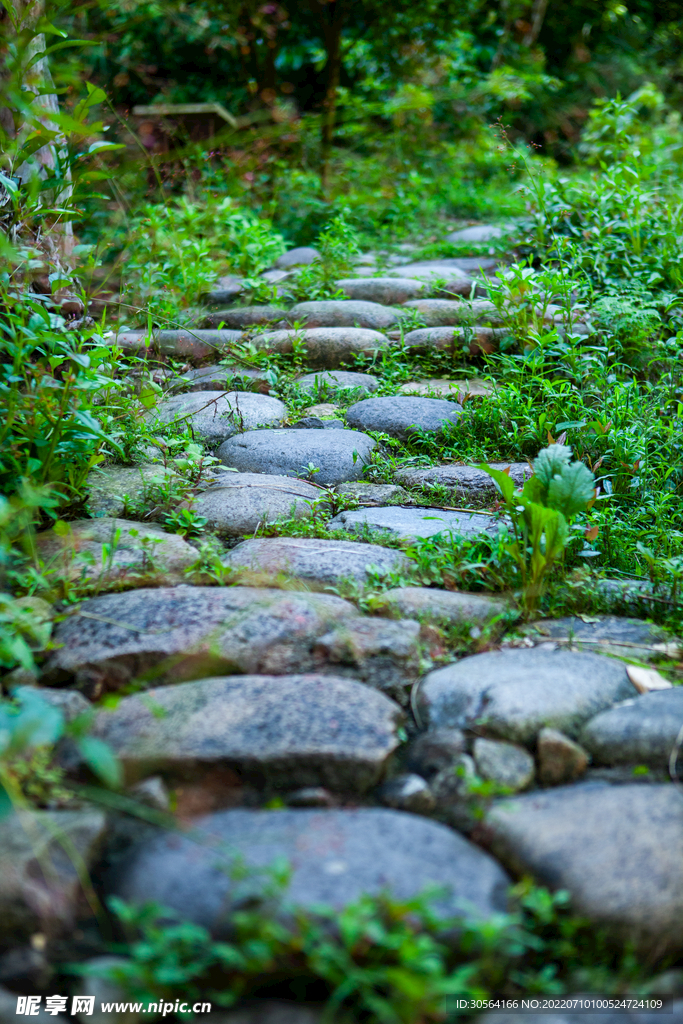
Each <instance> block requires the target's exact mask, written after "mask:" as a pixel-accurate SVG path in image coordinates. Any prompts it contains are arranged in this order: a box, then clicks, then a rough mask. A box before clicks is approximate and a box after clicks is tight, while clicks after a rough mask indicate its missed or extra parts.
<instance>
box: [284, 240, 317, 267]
mask: <svg viewBox="0 0 683 1024" xmlns="http://www.w3.org/2000/svg"><path fill="white" fill-rule="evenodd" d="M319 259H320V252H319V251H318V250H317V249H314V248H313V246H312V245H299V246H297V247H296V248H295V249H289V250H288V252H285V253H283V254H282V256H278V258H277V259H276V260H275V266H276V267H277V268H278V269H280V270H285V269H287V268H288V267H304V266H308V265H309V264H310V263H314V262H315V261H316V260H319Z"/></svg>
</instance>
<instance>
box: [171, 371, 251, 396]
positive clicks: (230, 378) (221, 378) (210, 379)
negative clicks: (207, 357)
mask: <svg viewBox="0 0 683 1024" xmlns="http://www.w3.org/2000/svg"><path fill="white" fill-rule="evenodd" d="M173 386H174V390H181V389H182V390H183V391H260V392H261V393H262V394H268V392H269V391H270V381H269V380H268V379H267V377H266V376H265V372H264V371H263V370H253V369H250V368H249V367H246V366H237V365H234V366H221V365H220V364H218V365H216V366H202V367H200V368H199V369H197V370H187V371H186V372H185V373H183V374H181V375H180V376H178V377H177V378H176V379H175V380H174V381H173Z"/></svg>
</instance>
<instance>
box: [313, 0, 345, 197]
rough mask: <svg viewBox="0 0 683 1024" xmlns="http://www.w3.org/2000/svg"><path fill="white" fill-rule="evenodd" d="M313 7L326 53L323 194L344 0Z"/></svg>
mask: <svg viewBox="0 0 683 1024" xmlns="http://www.w3.org/2000/svg"><path fill="white" fill-rule="evenodd" d="M317 7H318V10H319V13H320V19H321V26H322V37H323V43H324V44H325V52H326V54H327V62H326V64H325V99H324V100H323V112H322V123H321V137H320V142H321V161H320V163H321V168H320V183H321V186H322V191H323V194H324V195H325V196H327V194H328V192H329V184H330V155H331V150H332V139H333V138H334V128H335V121H336V116H337V93H338V90H339V79H340V76H341V64H342V61H341V33H342V28H343V27H344V21H345V18H346V10H345V7H344V0H329V3H324V2H323V3H318V4H317Z"/></svg>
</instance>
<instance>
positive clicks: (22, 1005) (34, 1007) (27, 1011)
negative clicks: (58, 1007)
mask: <svg viewBox="0 0 683 1024" xmlns="http://www.w3.org/2000/svg"><path fill="white" fill-rule="evenodd" d="M17 1013H18V1014H21V1015H22V1016H23V1017H37V1016H38V1014H39V1013H40V996H18V997H17Z"/></svg>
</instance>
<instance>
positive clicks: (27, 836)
mask: <svg viewBox="0 0 683 1024" xmlns="http://www.w3.org/2000/svg"><path fill="white" fill-rule="evenodd" d="M105 825H106V816H105V815H104V814H103V813H102V812H101V811H92V810H88V811H31V810H25V811H24V812H23V813H22V818H21V820H20V819H19V817H18V816H17V815H16V814H14V813H13V814H9V815H7V816H5V817H3V818H2V819H1V820H0V915H1V916H2V934H1V935H0V949H6V948H7V947H11V946H16V945H17V944H18V943H20V942H21V941H22V940H28V939H29V938H30V936H31V935H33V934H34V933H35V932H41V933H43V934H44V933H46V932H47V933H48V934H55V933H57V934H58V933H61V932H64V931H68V930H69V929H71V928H73V926H74V924H75V920H76V917H77V914H78V911H79V909H80V901H82V900H83V899H84V896H83V890H82V888H81V883H80V881H79V877H78V871H77V869H76V866H75V865H74V859H73V856H70V855H69V852H67V851H68V849H69V847H70V848H71V850H72V851H75V854H76V856H77V857H78V858H80V859H81V862H82V864H83V865H84V867H85V869H86V870H87V869H88V867H90V865H91V864H92V863H93V862H94V860H95V859H96V857H97V855H98V853H99V847H100V845H101V842H102V839H103V838H104V834H105ZM65 846H66V850H65V848H64V847H65Z"/></svg>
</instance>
